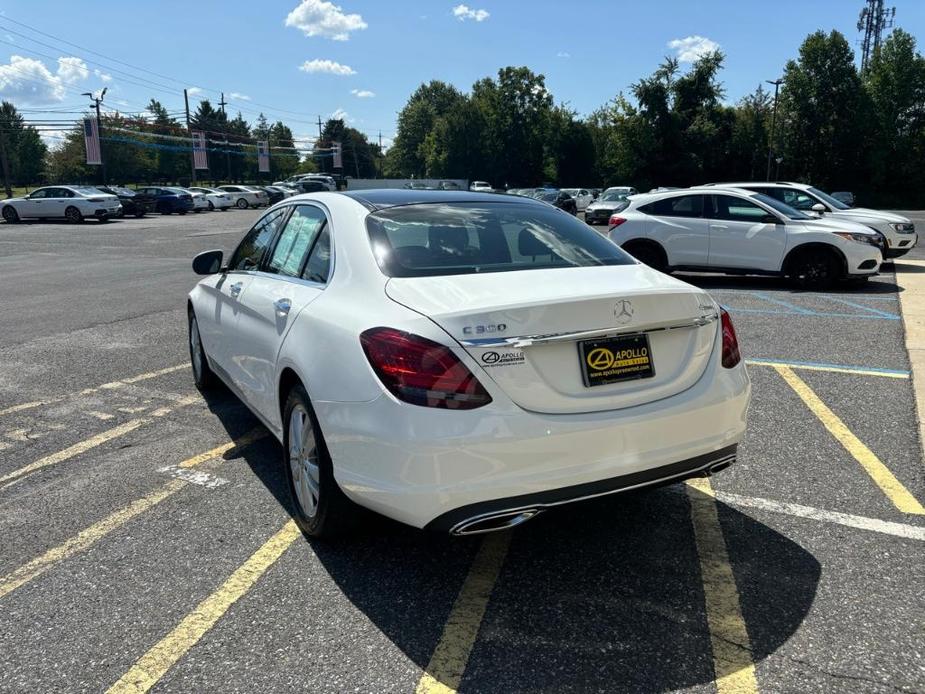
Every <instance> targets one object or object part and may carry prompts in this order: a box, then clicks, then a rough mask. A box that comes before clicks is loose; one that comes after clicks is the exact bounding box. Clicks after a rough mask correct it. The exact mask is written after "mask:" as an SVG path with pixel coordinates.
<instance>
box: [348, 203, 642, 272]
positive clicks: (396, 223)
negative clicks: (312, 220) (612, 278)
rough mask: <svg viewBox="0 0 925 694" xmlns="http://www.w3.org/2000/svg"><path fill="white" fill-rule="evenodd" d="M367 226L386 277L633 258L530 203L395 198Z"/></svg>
mask: <svg viewBox="0 0 925 694" xmlns="http://www.w3.org/2000/svg"><path fill="white" fill-rule="evenodd" d="M366 226H367V229H368V231H369V239H370V243H371V244H372V248H373V253H374V254H375V256H376V260H377V262H378V263H379V267H380V268H381V269H382V271H383V272H384V273H385V274H386V275H388V276H389V277H432V276H438V275H466V274H475V273H482V272H512V271H516V270H536V269H542V268H567V267H590V266H595V265H631V264H633V262H634V261H633V259H632V258H631V257H630V256H629V255H627V254H626V253H624V252H623V251H622V250H621V249H620V248H618V247H617V246H616V245H615V244H613V243H611V242H610V241H608V240H607V239H606V238H604V237H603V236H601V235H600V234H598V233H597V232H596V231H594V230H592V229H591V228H590V227H588V226H587V225H585V224H584V223H583V222H580V221H578V220H577V219H575V218H574V217H572V216H571V215H563V214H562V213H561V212H559V211H558V210H555V209H553V208H550V207H546V206H545V205H536V204H533V203H527V204H524V203H518V202H509V203H498V204H492V203H488V204H486V203H439V204H417V205H400V206H396V207H391V208H388V209H385V210H380V211H378V212H374V213H372V214H370V215H369V217H367V222H366Z"/></svg>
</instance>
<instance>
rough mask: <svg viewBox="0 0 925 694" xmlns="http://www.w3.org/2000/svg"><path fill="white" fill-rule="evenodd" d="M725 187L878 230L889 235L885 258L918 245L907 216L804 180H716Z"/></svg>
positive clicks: (913, 226)
mask: <svg viewBox="0 0 925 694" xmlns="http://www.w3.org/2000/svg"><path fill="white" fill-rule="evenodd" d="M713 185H718V186H722V187H723V188H728V187H735V188H745V189H747V190H753V191H755V192H756V193H764V194H765V195H768V196H770V197H772V198H776V199H778V200H780V201H781V202H782V203H784V204H786V205H790V207H795V208H796V209H798V210H800V211H802V212H806V213H807V214H817V215H820V216H824V217H826V218H829V219H832V220H839V221H841V220H845V221H847V222H856V223H857V224H863V225H864V226H866V227H870V228H871V229H875V230H876V231H879V232H880V233H881V234H883V235H884V236H885V237H886V242H887V247H886V249H885V250H884V253H883V257H884V258H898V257H899V256H901V255H905V254H906V253H908V252H909V251H910V250H912V249H913V248H914V247H915V244H916V241H918V235H917V234H916V233H915V225H914V224H913V223H912V222H911V221H910V220H909V219H908V218H906V217H902V216H900V215H898V214H893V213H892V212H883V211H881V210H870V209H866V208H862V207H851V206H850V205H847V204H845V203H844V202H842V201H841V200H838V199H837V198H834V197H832V196H831V195H829V194H828V193H824V192H823V191H821V190H819V189H818V188H814V187H813V186H810V185H806V184H805V183H717V184H713Z"/></svg>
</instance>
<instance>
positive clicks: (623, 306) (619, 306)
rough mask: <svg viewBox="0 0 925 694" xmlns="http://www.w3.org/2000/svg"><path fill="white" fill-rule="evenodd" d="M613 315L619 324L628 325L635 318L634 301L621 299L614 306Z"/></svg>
mask: <svg viewBox="0 0 925 694" xmlns="http://www.w3.org/2000/svg"><path fill="white" fill-rule="evenodd" d="M613 317H614V320H616V321H617V325H626V324H627V323H629V322H630V321H631V320H633V302H632V301H630V300H628V299H620V301H618V302H617V303H616V305H615V306H614V307H613Z"/></svg>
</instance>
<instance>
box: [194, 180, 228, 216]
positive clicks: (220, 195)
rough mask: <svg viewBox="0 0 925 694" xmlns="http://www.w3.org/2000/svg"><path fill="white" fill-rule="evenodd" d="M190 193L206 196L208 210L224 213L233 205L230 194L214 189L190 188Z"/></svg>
mask: <svg viewBox="0 0 925 694" xmlns="http://www.w3.org/2000/svg"><path fill="white" fill-rule="evenodd" d="M189 190H190V191H192V192H194V193H202V194H203V195H205V196H206V202H207V203H208V207H209V209H210V210H221V211H222V212H224V211H225V210H227V209H228V208H229V207H231V206H232V205H234V201H233V200H232V199H231V194H229V193H226V192H225V191H223V190H216V189H215V188H205V187H203V186H192V187H191V188H189Z"/></svg>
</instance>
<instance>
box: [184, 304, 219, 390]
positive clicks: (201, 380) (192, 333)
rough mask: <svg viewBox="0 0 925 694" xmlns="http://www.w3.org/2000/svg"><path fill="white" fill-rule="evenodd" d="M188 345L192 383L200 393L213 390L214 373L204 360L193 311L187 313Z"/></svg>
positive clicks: (197, 323) (204, 355)
mask: <svg viewBox="0 0 925 694" xmlns="http://www.w3.org/2000/svg"><path fill="white" fill-rule="evenodd" d="M188 322H189V339H188V340H187V344H188V345H189V356H190V366H192V369H193V382H194V383H195V384H196V387H197V388H198V389H199V390H201V391H207V390H210V389H211V388H213V387H214V386H215V384H216V382H217V380H218V379H217V378H216V376H215V373H214V372H213V371H212V369H211V368H209V360H208V358H206V351H205V349H203V347H202V337H201V335H200V334H199V321H197V320H196V314H195V313H193V310H192V309H190V311H189V321H188Z"/></svg>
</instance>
